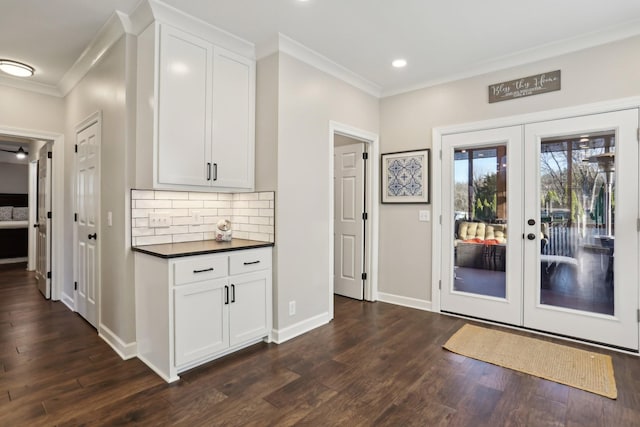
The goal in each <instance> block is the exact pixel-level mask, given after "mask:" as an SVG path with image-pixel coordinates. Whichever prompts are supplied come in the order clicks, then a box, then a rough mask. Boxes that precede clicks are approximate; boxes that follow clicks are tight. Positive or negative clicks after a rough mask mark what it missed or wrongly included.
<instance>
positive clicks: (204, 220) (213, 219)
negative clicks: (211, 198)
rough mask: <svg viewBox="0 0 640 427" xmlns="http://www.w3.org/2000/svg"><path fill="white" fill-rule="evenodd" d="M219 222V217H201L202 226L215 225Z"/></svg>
mask: <svg viewBox="0 0 640 427" xmlns="http://www.w3.org/2000/svg"><path fill="white" fill-rule="evenodd" d="M218 221H220V217H219V216H203V217H202V223H203V224H217V223H218Z"/></svg>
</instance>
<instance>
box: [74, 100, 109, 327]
mask: <svg viewBox="0 0 640 427" xmlns="http://www.w3.org/2000/svg"><path fill="white" fill-rule="evenodd" d="M94 124H96V125H97V126H98V129H97V130H96V134H97V135H98V138H99V141H98V157H99V158H98V181H99V182H98V188H99V189H100V190H99V192H98V196H97V197H96V204H97V207H96V228H97V229H98V236H102V228H101V227H102V217H101V212H102V192H101V188H102V111H96V112H94V113H92V114H90V115H89V116H88V117H87V118H85V119H84V120H82V121H80V122H79V123H78V124H76V126H75V127H74V134H73V135H74V142H73V143H74V146H75V144H76V142H77V140H78V134H79V133H80V132H82V131H83V130H85V129H87V128H88V127H90V126H93V125H94ZM72 177H73V178H72V179H73V185H72V188H73V193H72V196H71V199H72V200H71V206H72V207H73V212H74V213H75V212H78V206H77V201H78V200H77V198H76V196H77V190H78V188H77V186H78V157H77V153H74V156H73V175H72ZM72 228H73V233H72V234H73V266H72V270H71V271H72V276H73V277H72V281H73V282H76V281H77V279H78V250H77V248H78V223H77V222H76V221H73V227H72ZM96 246H97V248H98V249H97V251H98V254H97V264H98V271H97V276H96V296H97V297H96V310H97V313H96V326H95V327H96V331H100V325H101V321H102V237H101V238H99V239H98V240H96ZM77 293H78V291H77V289H75V287H74V289H73V299H72V302H73V305H72V307H73V311H75V312H78V306H77V303H76V302H77V298H76V296H77Z"/></svg>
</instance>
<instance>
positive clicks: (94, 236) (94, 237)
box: [87, 233, 98, 240]
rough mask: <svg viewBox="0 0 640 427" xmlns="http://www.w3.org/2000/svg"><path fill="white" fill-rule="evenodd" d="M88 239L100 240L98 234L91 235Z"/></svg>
mask: <svg viewBox="0 0 640 427" xmlns="http://www.w3.org/2000/svg"><path fill="white" fill-rule="evenodd" d="M87 239H89V240H91V239H93V240H98V234H97V233H93V234H89V235H88V236H87Z"/></svg>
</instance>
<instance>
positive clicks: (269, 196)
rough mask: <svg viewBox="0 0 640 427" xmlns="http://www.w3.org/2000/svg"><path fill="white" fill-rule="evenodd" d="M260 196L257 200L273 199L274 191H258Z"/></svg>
mask: <svg viewBox="0 0 640 427" xmlns="http://www.w3.org/2000/svg"><path fill="white" fill-rule="evenodd" d="M258 194H259V195H260V196H259V197H258V199H259V200H273V199H274V198H275V193H274V192H273V191H265V192H262V193H258Z"/></svg>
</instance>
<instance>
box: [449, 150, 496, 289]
mask: <svg viewBox="0 0 640 427" xmlns="http://www.w3.org/2000/svg"><path fill="white" fill-rule="evenodd" d="M454 173H455V190H454V191H455V195H454V210H455V228H454V236H453V238H454V245H453V250H454V275H453V276H454V280H453V289H454V290H455V291H458V292H467V293H473V294H479V295H487V296H492V297H498V298H505V297H506V280H505V266H506V245H507V147H506V145H496V146H491V147H483V148H471V147H469V148H467V149H463V148H459V149H456V150H455V151H454Z"/></svg>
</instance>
